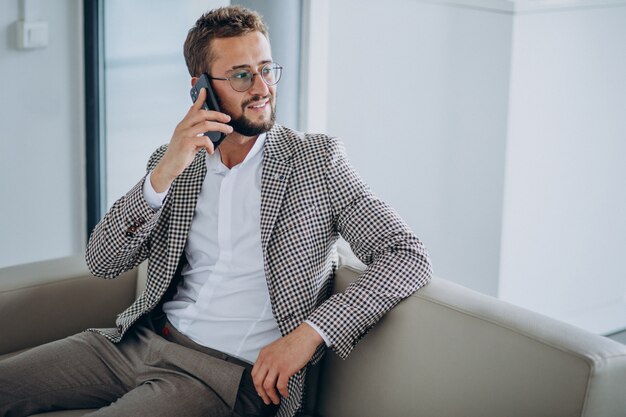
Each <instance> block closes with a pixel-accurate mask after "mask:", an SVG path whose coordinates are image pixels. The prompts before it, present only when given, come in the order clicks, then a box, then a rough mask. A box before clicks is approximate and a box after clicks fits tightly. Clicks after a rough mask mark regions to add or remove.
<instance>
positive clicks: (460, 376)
mask: <svg viewBox="0 0 626 417" xmlns="http://www.w3.org/2000/svg"><path fill="white" fill-rule="evenodd" d="M358 273H359V271H358V269H355V268H354V267H350V266H343V267H342V268H340V270H339V271H338V273H337V284H336V287H337V289H341V288H343V287H345V286H346V285H347V284H348V283H349V282H351V281H353V280H354V279H356V277H357V276H358ZM141 275H142V273H141V272H139V273H138V272H137V271H131V272H128V273H126V274H125V276H123V277H120V278H118V279H116V280H113V281H103V280H98V279H94V278H92V277H89V276H68V277H67V278H65V279H62V280H58V281H55V282H52V283H47V284H36V283H31V284H28V282H33V279H26V280H23V282H25V284H23V285H21V284H20V283H19V282H18V283H16V282H15V280H10V279H7V277H6V276H4V277H3V276H1V275H0V329H1V331H2V333H1V334H2V336H1V337H0V355H1V354H4V355H10V354H13V353H14V352H15V351H19V350H21V349H25V348H28V347H31V346H35V345H38V344H41V343H45V342H48V341H51V340H55V339H57V338H61V337H64V336H67V335H69V334H72V333H75V332H78V331H80V330H82V329H84V328H86V327H92V326H107V325H110V324H112V322H113V320H114V317H115V315H116V313H118V312H120V311H121V310H122V309H123V308H124V307H125V306H127V305H128V304H130V303H131V301H132V300H133V298H134V297H135V294H136V291H137V285H138V284H137V276H141ZM32 278H36V277H32ZM7 282H8V284H7ZM140 285H141V284H139V286H140ZM310 374H311V387H312V389H311V395H310V396H309V401H308V403H307V404H306V407H305V408H306V410H305V411H306V413H307V415H314V416H323V417H410V416H425V417H439V416H440V417H474V416H476V417H478V416H481V417H482V416H484V417H516V416H520V417H521V416H524V417H541V416H545V417H573V416H584V417H618V416H626V346H624V345H621V344H619V343H617V342H614V341H612V340H609V339H607V338H604V337H601V336H596V335H593V334H590V333H587V332H585V331H583V330H580V329H577V328H574V327H572V326H569V325H567V324H564V323H561V322H558V321H555V320H552V319H550V318H547V317H544V316H541V315H538V314H535V313H533V312H530V311H527V310H524V309H522V308H519V307H515V306H513V305H510V304H507V303H504V302H502V301H499V300H497V299H494V298H492V297H488V296H485V295H481V294H479V293H476V292H474V291H471V290H468V289H466V288H464V287H461V286H459V285H456V284H453V283H451V282H448V281H446V280H443V279H437V278H435V279H433V281H432V282H431V283H430V284H429V285H427V286H426V287H425V288H423V289H422V290H420V291H419V292H418V293H417V294H415V295H413V296H412V297H409V298H408V299H407V300H405V301H403V302H402V303H401V304H400V305H398V307H396V308H395V309H394V310H392V311H391V312H390V313H389V314H388V315H387V316H385V317H384V318H383V319H382V320H381V322H380V323H379V325H377V326H376V327H375V328H374V329H373V330H372V331H371V332H370V333H369V334H368V335H367V337H365V338H364V339H363V340H362V341H361V343H360V344H359V345H358V346H357V347H356V349H355V350H354V351H353V353H352V354H351V355H350V356H349V358H348V359H347V360H346V361H342V360H341V359H339V358H338V357H337V356H336V355H334V354H329V355H327V356H326V359H325V360H324V361H323V362H322V364H321V365H320V366H318V367H316V368H315V369H313V372H311V373H310ZM84 413H85V411H84V410H83V411H60V412H55V413H47V414H45V415H46V416H79V415H82V414H84Z"/></svg>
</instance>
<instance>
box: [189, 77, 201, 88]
mask: <svg viewBox="0 0 626 417" xmlns="http://www.w3.org/2000/svg"><path fill="white" fill-rule="evenodd" d="M199 79H200V78H199V77H191V86H192V87H193V86H194V85H196V83H197V82H198V80H199Z"/></svg>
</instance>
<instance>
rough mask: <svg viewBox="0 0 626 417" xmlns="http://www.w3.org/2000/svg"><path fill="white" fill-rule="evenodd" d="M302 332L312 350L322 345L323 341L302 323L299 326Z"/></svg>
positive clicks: (315, 332) (316, 333) (309, 326)
mask: <svg viewBox="0 0 626 417" xmlns="http://www.w3.org/2000/svg"><path fill="white" fill-rule="evenodd" d="M300 328H301V329H302V332H303V333H304V335H305V338H306V340H307V341H308V342H309V343H310V345H311V346H312V347H314V348H317V347H318V346H319V345H321V344H322V343H324V339H323V338H322V336H321V335H320V334H319V333H318V332H317V330H315V329H314V328H313V327H311V325H309V324H308V323H306V322H305V323H302V324H301V325H300Z"/></svg>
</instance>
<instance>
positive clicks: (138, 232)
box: [85, 146, 167, 278]
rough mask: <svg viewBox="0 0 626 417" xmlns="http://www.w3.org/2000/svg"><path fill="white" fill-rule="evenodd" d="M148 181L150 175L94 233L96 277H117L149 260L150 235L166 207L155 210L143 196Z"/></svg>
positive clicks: (89, 252)
mask: <svg viewBox="0 0 626 417" xmlns="http://www.w3.org/2000/svg"><path fill="white" fill-rule="evenodd" d="M165 148H166V147H165V146H163V147H161V148H159V149H157V151H155V152H154V153H153V154H152V156H151V157H150V160H149V162H148V167H147V170H148V171H150V170H152V169H154V167H155V166H156V164H157V162H158V161H159V160H160V158H161V157H162V156H163V153H164V152H165ZM145 179H146V176H144V177H143V178H142V179H141V180H140V181H139V182H138V183H137V184H136V185H135V186H134V187H133V188H131V190H130V191H129V192H128V193H126V195H124V196H123V197H121V198H120V199H119V200H117V201H116V202H115V203H114V204H113V206H112V207H111V208H110V209H109V211H108V212H107V214H106V215H105V216H104V218H103V219H102V220H100V222H99V223H98V224H97V225H96V227H95V228H94V230H93V232H92V233H91V236H90V238H89V243H88V244H87V249H86V252H85V259H86V261H87V267H88V268H89V270H90V271H91V273H92V274H93V275H95V276H98V277H102V278H115V277H117V276H118V275H120V274H121V273H123V272H125V271H128V270H129V269H132V268H134V267H136V266H137V265H139V264H140V263H141V262H143V261H144V260H145V259H146V258H147V257H148V255H149V248H150V234H151V232H152V230H153V229H154V227H155V226H156V224H157V223H158V221H159V218H160V216H161V213H162V208H161V209H159V210H157V211H155V210H153V209H152V208H150V206H148V203H147V202H146V200H145V199H144V196H143V183H144V181H145ZM166 198H167V197H166Z"/></svg>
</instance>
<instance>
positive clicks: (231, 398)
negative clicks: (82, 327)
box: [0, 319, 278, 417]
mask: <svg viewBox="0 0 626 417" xmlns="http://www.w3.org/2000/svg"><path fill="white" fill-rule="evenodd" d="M163 325H165V327H167V330H165V331H161V329H162V327H163ZM155 326H156V328H155ZM216 356H217V357H216ZM220 356H221V357H220ZM250 370H251V365H246V364H245V363H243V362H241V363H239V362H238V361H237V360H236V359H232V358H229V357H227V356H226V355H223V354H221V355H220V354H219V352H216V351H212V350H211V349H207V348H204V347H202V346H200V345H198V344H196V343H195V342H193V341H192V340H190V339H188V338H186V337H185V336H184V335H182V334H180V333H179V332H178V331H177V330H176V329H175V328H173V327H171V326H168V324H167V323H161V324H153V323H152V322H151V321H150V320H148V319H145V320H143V321H142V322H141V323H140V324H138V325H136V326H134V327H133V329H131V330H130V331H129V332H128V333H127V334H126V335H125V336H124V339H123V340H122V341H121V342H120V343H118V344H114V343H111V342H110V341H108V340H107V339H106V338H105V337H104V336H102V335H100V334H97V333H91V332H85V333H79V334H77V335H74V336H71V337H69V338H67V339H63V340H59V341H56V342H52V343H49V344H46V345H43V346H40V347H37V348H34V349H31V350H28V351H26V352H24V353H22V354H20V355H17V356H14V357H11V358H8V359H5V360H3V361H0V416H5V417H12V416H20V417H21V416H29V415H31V414H35V413H38V412H43V411H52V410H69V409H85V408H87V409H89V408H97V409H99V410H98V411H95V412H93V413H90V414H88V415H89V416H94V417H96V416H97V417H105V416H116V417H117V416H119V417H121V416H124V417H127V416H138V417H141V416H146V417H147V416H151V417H152V416H167V417H172V416H177V417H183V416H190V417H191V416H198V417H221V416H242V417H243V416H271V415H274V414H275V413H276V411H277V410H278V407H277V406H272V405H271V406H266V405H265V404H263V401H262V400H261V398H260V397H259V396H258V394H257V393H256V390H255V388H254V385H253V383H252V377H251V375H250Z"/></svg>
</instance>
